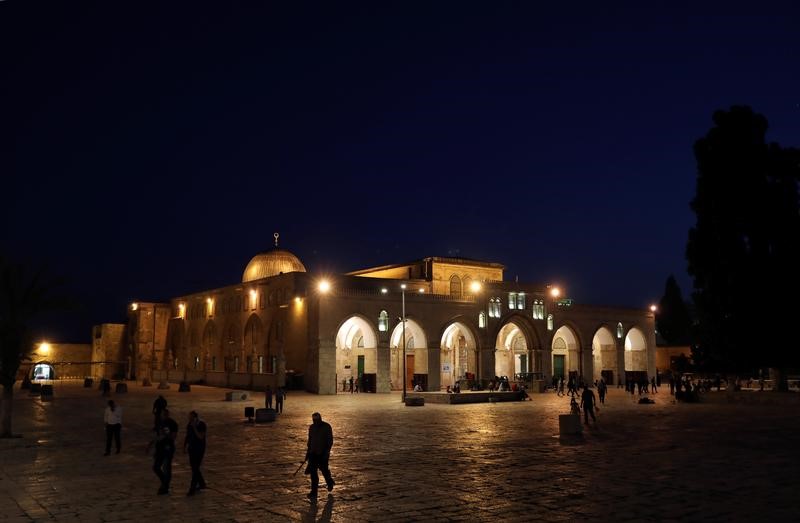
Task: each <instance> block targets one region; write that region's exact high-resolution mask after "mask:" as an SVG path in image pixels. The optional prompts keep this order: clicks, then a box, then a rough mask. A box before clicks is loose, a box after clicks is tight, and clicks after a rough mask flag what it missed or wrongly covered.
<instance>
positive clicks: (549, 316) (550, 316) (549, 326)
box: [547, 314, 553, 331]
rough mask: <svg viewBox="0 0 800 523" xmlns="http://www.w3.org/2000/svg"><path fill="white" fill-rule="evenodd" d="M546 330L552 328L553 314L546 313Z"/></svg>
mask: <svg viewBox="0 0 800 523" xmlns="http://www.w3.org/2000/svg"><path fill="white" fill-rule="evenodd" d="M547 330H549V331H551V330H553V315H552V314H548V315H547Z"/></svg>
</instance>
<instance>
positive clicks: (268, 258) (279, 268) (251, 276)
mask: <svg viewBox="0 0 800 523" xmlns="http://www.w3.org/2000/svg"><path fill="white" fill-rule="evenodd" d="M285 272H306V268H305V267H304V266H303V264H302V263H301V262H300V260H299V259H298V258H297V256H295V255H294V254H292V253H291V252H289V251H284V250H283V249H273V250H271V251H269V252H262V253H261V254H256V255H255V256H253V259H252V260H250V263H248V264H247V267H245V269H244V274H243V275H242V283H247V282H249V281H253V280H260V279H261V278H269V277H270V276H277V275H278V274H283V273H285Z"/></svg>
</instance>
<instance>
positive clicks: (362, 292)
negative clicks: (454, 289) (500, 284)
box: [331, 289, 477, 303]
mask: <svg viewBox="0 0 800 523" xmlns="http://www.w3.org/2000/svg"><path fill="white" fill-rule="evenodd" d="M331 294H332V295H333V296H336V297H337V298H364V297H371V296H381V297H384V298H385V297H387V296H388V294H385V293H382V292H381V291H380V290H379V289H333V290H332V291H331ZM393 295H395V296H399V295H400V293H399V292H394V293H393ZM406 299H407V300H426V301H450V302H461V303H475V302H476V301H477V297H476V296H472V295H469V294H467V295H463V296H461V297H456V296H451V295H450V294H432V293H429V292H424V293H420V292H413V291H407V292H406Z"/></svg>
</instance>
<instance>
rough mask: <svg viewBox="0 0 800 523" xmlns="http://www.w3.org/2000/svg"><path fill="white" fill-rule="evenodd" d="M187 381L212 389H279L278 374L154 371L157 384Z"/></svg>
mask: <svg viewBox="0 0 800 523" xmlns="http://www.w3.org/2000/svg"><path fill="white" fill-rule="evenodd" d="M184 379H185V381H187V382H188V383H190V384H204V385H208V386H210V387H220V388H225V389H242V390H257V391H263V390H264V389H266V388H267V385H269V386H270V387H272V390H275V389H277V388H278V377H277V375H276V374H246V373H242V372H219V371H202V370H186V371H183V370H175V369H170V370H154V371H153V381H154V382H155V383H158V382H161V381H167V382H169V383H180V382H182V381H184Z"/></svg>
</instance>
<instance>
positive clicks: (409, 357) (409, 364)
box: [406, 354, 414, 390]
mask: <svg viewBox="0 0 800 523" xmlns="http://www.w3.org/2000/svg"><path fill="white" fill-rule="evenodd" d="M406 389H408V390H414V355H413V354H406Z"/></svg>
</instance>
